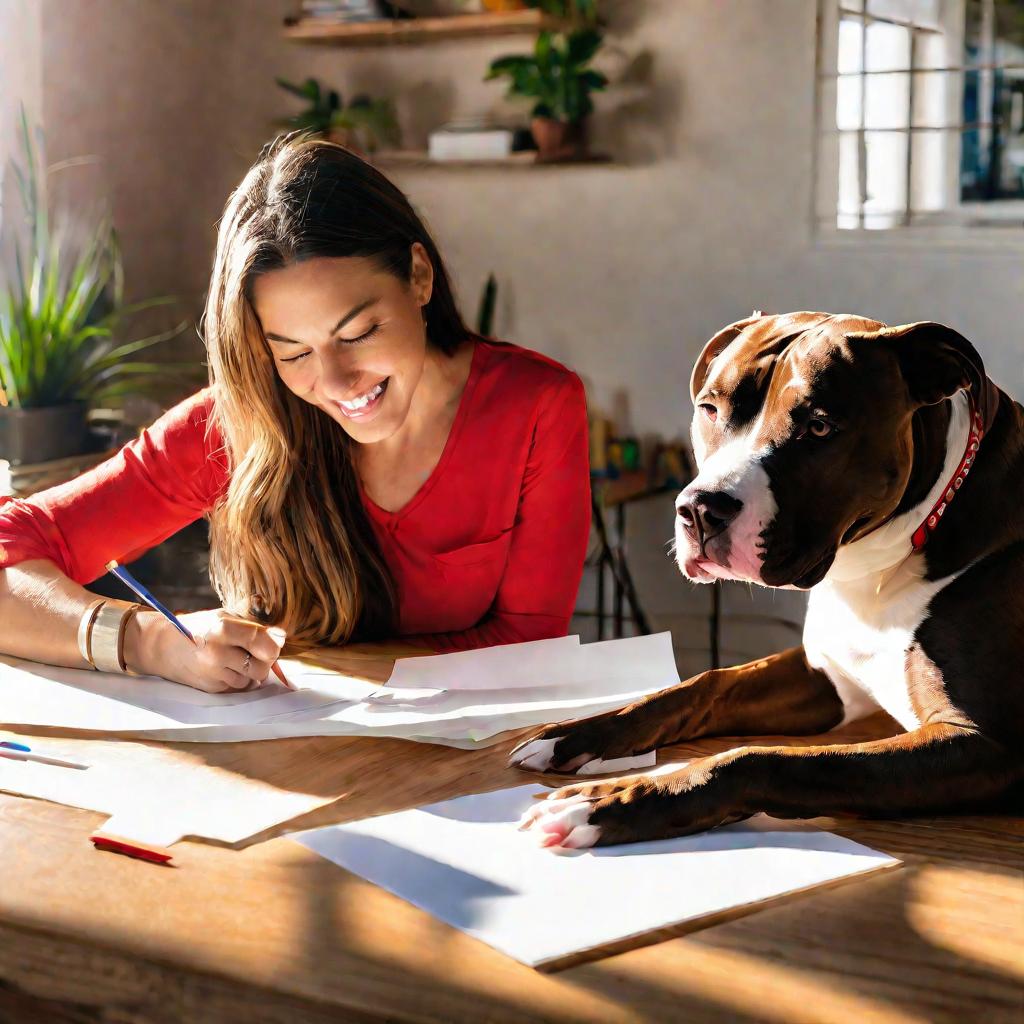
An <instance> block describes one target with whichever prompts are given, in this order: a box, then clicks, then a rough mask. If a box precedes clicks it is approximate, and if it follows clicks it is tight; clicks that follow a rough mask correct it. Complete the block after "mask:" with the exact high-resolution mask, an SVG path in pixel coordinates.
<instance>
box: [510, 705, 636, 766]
mask: <svg viewBox="0 0 1024 1024" xmlns="http://www.w3.org/2000/svg"><path fill="white" fill-rule="evenodd" d="M644 749H646V748H645V747H644V746H643V745H642V741H640V740H639V738H638V737H637V736H635V735H634V730H633V729H631V727H630V720H629V718H628V717H626V716H625V715H623V713H622V712H621V711H618V710H616V711H611V712H605V713H604V714H601V715H595V716H594V717H593V718H583V719H581V720H580V721H578V722H559V723H557V724H555V725H548V726H545V727H544V728H543V729H541V730H540V731H539V732H536V733H534V734H533V735H532V736H530V737H529V738H527V739H525V740H523V742H522V743H520V744H519V745H518V746H517V747H515V748H513V750H512V752H511V753H510V754H509V760H508V763H509V766H510V767H516V768H528V769H531V770H533V771H539V772H543V771H560V772H572V771H580V770H589V772H590V773H591V774H595V775H596V774H598V773H599V772H601V771H625V770H628V768H629V766H628V765H615V764H612V765H609V766H607V767H606V766H605V762H607V761H617V760H618V759H619V758H623V757H631V756H633V755H635V754H637V753H639V752H640V751H643V750H644ZM652 763H653V762H652ZM644 767H650V765H645V766H644Z"/></svg>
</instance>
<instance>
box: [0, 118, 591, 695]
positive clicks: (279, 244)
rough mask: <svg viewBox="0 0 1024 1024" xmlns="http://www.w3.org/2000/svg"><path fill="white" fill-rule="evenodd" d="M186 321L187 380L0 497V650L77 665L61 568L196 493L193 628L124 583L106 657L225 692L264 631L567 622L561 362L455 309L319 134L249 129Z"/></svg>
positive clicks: (405, 630)
mask: <svg viewBox="0 0 1024 1024" xmlns="http://www.w3.org/2000/svg"><path fill="white" fill-rule="evenodd" d="M203 327H204V337H205V341H206V345H207V349H208V352H209V363H210V387H209V388H207V389H206V390H204V391H202V392H200V393H199V394H197V395H194V396H192V397H191V398H190V399H188V400H186V401H185V402H183V403H181V404H180V405H178V406H176V407H175V408H174V409H172V410H170V411H169V412H168V413H166V414H165V415H164V416H163V417H162V418H161V419H160V420H158V421H157V423H155V424H154V425H153V426H152V427H150V428H149V429H148V430H146V431H144V432H143V434H142V436H141V437H140V438H139V439H138V440H137V441H135V442H133V443H132V444H130V445H128V446H126V447H125V448H124V449H123V450H122V451H121V452H120V453H118V455H117V456H115V457H114V458H113V459H111V460H110V461H109V462H107V463H105V464H103V465H102V466H100V467H98V468H97V469H96V470H94V471H92V472H91V473H88V474H86V475H84V476H83V477H80V478H79V479H78V480H75V481H73V482H71V483H70V484H66V485H62V486H61V487H57V488H54V489H52V490H50V491H46V492H43V493H42V494H39V495H36V496H35V497H34V498H32V499H30V500H27V501H21V502H14V501H10V502H7V503H6V504H3V505H2V506H0V651H4V652H6V653H10V654H15V655H19V656H22V657H29V658H35V659H37V660H46V661H51V662H58V663H60V664H65V665H73V666H77V667H83V666H84V665H87V664H90V663H91V659H90V657H89V655H90V651H89V635H90V633H89V623H90V621H91V616H92V615H94V614H96V613H95V609H94V608H93V605H94V603H95V602H94V600H93V598H92V595H91V594H89V593H88V592H87V591H85V590H84V589H83V588H82V586H81V585H80V584H83V583H86V582H88V581H90V580H92V579H95V578H96V577H97V576H99V575H100V574H101V573H102V571H103V567H104V565H105V564H106V563H107V562H108V561H109V560H111V559H117V560H120V561H126V560H128V559H130V558H132V557H134V555H135V554H137V553H138V552H140V551H142V550H145V549H146V548H148V547H151V546H152V545H154V544H156V543H159V542H160V541H161V540H163V539H164V538H165V537H167V536H168V535H170V534H171V533H173V532H174V531H176V530H177V529H179V528H181V527H182V526H184V525H185V524H186V523H188V522H191V521H193V520H195V519H197V518H199V517H200V516H203V515H206V516H208V517H209V519H210V522H211V576H212V579H213V581H214V584H215V586H216V587H217V591H218V594H219V595H220V597H221V600H222V602H223V608H221V609H217V610H212V611H209V612H197V613H195V614H194V615H191V616H189V615H186V616H182V619H183V621H184V622H185V623H186V625H187V626H188V627H189V628H190V629H191V630H192V632H193V633H195V634H197V635H198V636H199V637H200V638H201V639H202V642H201V643H200V644H199V645H198V646H196V647H193V646H192V645H190V644H189V643H188V642H187V640H185V639H184V638H183V637H182V636H181V634H179V633H177V632H176V631H175V630H174V629H173V627H171V626H170V624H168V623H167V622H166V621H165V620H163V619H162V618H161V617H160V616H158V615H156V614H151V613H148V612H138V613H134V612H133V611H132V610H131V609H130V606H127V605H126V606H125V607H124V609H123V610H122V619H121V621H120V623H119V624H118V626H119V629H118V643H119V645H120V646H119V650H118V661H120V662H121V664H122V665H123V666H124V668H125V669H126V670H134V671H138V672H146V673H152V674H158V675H163V676H166V677H167V678H169V679H175V680H178V681H180V682H185V683H188V684H190V685H193V686H197V687H200V688H202V689H208V690H223V689H228V688H244V687H247V686H250V685H254V684H259V683H261V682H262V681H263V680H265V679H266V677H267V673H268V672H269V670H270V665H271V663H272V662H273V660H274V658H275V657H276V655H277V653H278V651H279V650H280V648H281V645H282V643H283V642H284V640H285V637H286V635H287V637H288V638H289V639H290V640H291V641H292V643H293V645H295V646H304V645H309V644H316V643H324V644H339V643H345V642H347V641H349V640H353V639H371V638H381V637H387V636H403V637H416V638H419V639H421V640H422V641H423V642H425V643H426V644H427V645H429V646H431V647H433V648H435V649H439V650H444V649H456V648H466V647H476V646H487V645H490V644H500V643H511V642H516V641H521V640H530V639H539V638H543V637H549V636H556V635H564V633H565V631H566V629H567V626H568V621H569V615H570V613H571V610H572V607H573V603H574V600H575V596H576V590H577V588H578V586H579V580H580V576H581V573H582V565H583V557H584V550H585V546H586V539H587V533H588V529H589V508H590V504H589V501H590V499H589V474H588V464H587V436H586V405H585V399H584V394H583V387H582V384H581V383H580V380H579V378H578V377H577V376H576V375H575V374H573V373H571V372H570V371H569V370H567V369H566V368H565V367H563V366H561V365H559V364H558V363H555V362H553V361H552V360H550V359H547V358H545V357H544V356H541V355H539V354H537V353H535V352H531V351H529V350H527V349H523V348H520V347H518V346H515V345H511V344H507V343H503V342H498V341H495V340H493V339H487V338H481V337H478V336H476V335H474V334H472V333H471V332H470V331H469V330H468V329H467V328H466V326H465V324H464V323H463V321H462V318H461V316H460V314H459V311H458V308H457V305H456V303H455V299H454V296H453V293H452V289H451V285H450V283H449V280H448V275H447V272H446V270H445V266H444V263H443V261H442V259H441V256H440V254H439V253H438V251H437V248H436V246H435V245H434V243H433V240H432V239H431V237H430V235H429V233H428V232H427V230H426V228H425V227H424V226H423V224H422V222H421V221H420V219H419V218H418V217H417V215H416V213H415V212H414V210H413V209H412V207H411V206H410V204H409V202H408V200H407V199H406V198H405V196H404V195H403V194H402V193H401V192H400V191H399V190H398V189H397V188H395V186H394V185H393V184H391V182H389V181H388V180H387V179H386V178H385V177H384V176H383V175H381V174H380V173H379V172H378V171H377V170H376V169H374V168H373V167H372V166H370V165H368V164H366V163H365V162H364V161H362V160H360V159H359V158H358V157H356V156H354V155H353V154H351V153H350V152H348V151H347V150H345V149H343V148H342V147H340V146H336V145H333V144H330V143H326V142H322V141H317V140H310V139H303V138H295V137H289V138H286V139H283V140H278V141H277V142H276V143H274V144H273V145H272V146H270V147H268V149H267V150H266V151H265V152H264V153H263V154H261V158H260V160H259V161H257V163H256V164H255V166H254V167H253V168H252V169H251V170H250V171H249V173H248V174H247V175H246V177H245V179H244V180H243V182H242V184H241V185H240V186H239V187H238V189H237V190H236V191H235V192H234V194H233V195H232V197H231V199H230V200H229V202H228V205H227V208H226V210H225V213H224V217H223V218H222V221H221V225H220V231H219V237H218V244H217V252H216V258H215V260H214V268H213V275H212V278H211V282H210V291H209V298H208V301H207V308H206V314H205V317H204V324H203ZM4 567H6V568H4ZM40 608H42V609H43V610H44V612H45V614H42V615H40V613H39V610H40ZM115 610H116V609H115ZM109 617H110V615H109V613H105V618H109ZM80 627H83V628H80ZM76 636H77V637H78V638H79V642H78V643H76ZM83 637H84V643H83V642H82V638H83ZM105 661H107V662H109V661H110V659H109V658H107V659H105Z"/></svg>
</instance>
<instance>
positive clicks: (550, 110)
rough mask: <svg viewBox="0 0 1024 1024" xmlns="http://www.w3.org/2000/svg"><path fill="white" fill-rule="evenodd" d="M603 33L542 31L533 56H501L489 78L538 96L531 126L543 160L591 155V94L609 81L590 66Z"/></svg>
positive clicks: (517, 93) (512, 92) (513, 91)
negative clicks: (588, 134)
mask: <svg viewBox="0 0 1024 1024" xmlns="http://www.w3.org/2000/svg"><path fill="white" fill-rule="evenodd" d="M602 41H603V37H602V35H601V33H600V32H599V31H598V30H597V29H595V28H581V29H577V30H576V31H574V32H570V33H568V34H566V35H562V36H556V35H555V34H553V33H551V32H541V33H540V35H538V37H537V43H536V45H535V47H534V51H533V53H532V54H530V55H524V56H513V57H500V58H499V59H498V60H496V61H494V62H493V63H492V64H491V66H490V69H489V70H488V72H487V76H486V80H488V81H489V80H491V79H495V78H508V79H510V80H511V84H510V86H509V90H508V93H507V95H508V96H509V97H523V98H527V99H531V100H533V101H534V105H533V110H532V114H531V121H530V128H531V130H532V132H533V138H534V141H535V142H536V143H537V159H538V160H540V161H548V162H550V161H559V160H575V159H580V158H582V157H584V156H586V153H587V139H586V131H585V127H586V119H587V117H588V116H589V115H590V113H591V111H592V110H593V109H594V104H593V101H592V100H591V94H592V93H594V92H599V91H600V90H602V89H604V88H605V87H606V86H607V85H608V79H607V77H606V76H605V75H604V74H602V73H601V72H600V71H597V70H596V69H595V68H593V67H591V66H590V62H591V61H592V60H593V58H594V55H595V54H596V53H597V51H598V50H599V49H600V47H601V43H602Z"/></svg>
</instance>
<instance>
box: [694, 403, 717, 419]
mask: <svg viewBox="0 0 1024 1024" xmlns="http://www.w3.org/2000/svg"><path fill="white" fill-rule="evenodd" d="M697 408H698V409H700V411H701V412H703V413H704V415H705V416H707V418H708V419H709V420H711V422H712V423H714V422H715V420H717V419H718V410H717V409H716V408H715V407H714V406H713V405H711V404H710V403H708V402H701V404H700V405H699V406H697Z"/></svg>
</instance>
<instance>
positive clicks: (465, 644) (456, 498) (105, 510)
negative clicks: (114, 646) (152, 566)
mask: <svg viewBox="0 0 1024 1024" xmlns="http://www.w3.org/2000/svg"><path fill="white" fill-rule="evenodd" d="M211 408H212V398H211V396H210V394H209V392H207V391H202V392H200V393H199V394H197V395H194V396H192V397H191V398H189V399H187V400H186V401H185V402H182V403H181V404H180V405H178V406H176V407H175V408H174V409H171V410H170V411H169V412H168V413H166V414H165V415H164V416H163V417H161V418H160V419H159V420H158V421H157V422H156V423H155V424H153V426H152V427H150V428H149V429H148V430H145V431H143V433H142V435H141V436H140V437H139V438H138V439H137V440H135V441H133V442H132V443H131V444H129V445H126V446H125V447H124V448H123V449H122V450H121V451H120V452H119V453H118V454H117V455H115V456H114V457H113V458H111V459H109V460H108V461H107V462H105V463H103V464H102V465H101V466H98V467H97V468H96V469H94V470H91V471H90V472H88V473H85V474H83V475H82V476H80V477H78V478H77V479H76V480H73V481H71V482H69V483H67V484H62V485H60V486H59V487H54V488H51V489H50V490H47V491H43V492H41V493H40V494H37V495H34V496H33V497H32V498H29V499H26V500H22V501H12V500H10V499H0V568H3V567H5V566H8V565H13V564H15V563H17V562H21V561H25V560H28V559H37V558H38V559H47V560H49V561H52V562H54V563H55V564H56V565H57V567H58V568H59V569H61V571H63V572H64V573H65V574H66V575H67V576H70V577H71V578H72V579H74V580H76V581H78V582H80V583H87V582H89V581H91V580H93V579H95V578H96V577H98V576H99V575H101V574H102V573H103V571H104V566H105V565H106V563H107V562H108V561H110V560H111V559H117V560H118V561H122V562H128V561H131V559H132V558H134V557H137V556H138V555H139V554H141V553H142V552H143V551H145V550H146V549H148V548H150V547H153V546H154V545H156V544H158V543H160V541H162V540H164V539H165V538H167V537H168V536H170V535H171V534H172V533H174V532H176V531H177V530H179V529H181V527H183V526H185V525H187V524H188V523H190V522H193V521H194V520H196V519H198V518H199V517H200V516H202V515H203V514H204V513H206V512H208V511H209V510H210V509H211V508H212V507H213V505H214V504H215V502H216V501H217V499H218V497H219V496H220V495H221V494H222V493H223V491H224V489H225V488H226V486H227V482H228V471H227V466H226V461H225V458H224V454H223V452H222V450H221V447H220V439H219V437H218V436H217V434H216V431H213V430H209V429H208V420H209V417H210V412H211ZM363 506H364V508H365V510H366V513H367V515H368V516H369V518H370V522H371V525H372V527H373V530H374V533H375V535H376V537H377V540H378V543H379V545H380V549H381V554H382V555H383V557H384V560H385V562H386V563H387V565H388V568H389V570H390V572H391V575H392V578H393V580H394V583H395V589H396V591H397V595H398V612H399V622H398V633H399V635H401V636H413V637H417V638H420V639H422V640H423V641H425V642H426V643H428V644H430V645H431V646H433V647H434V648H436V649H438V650H455V649H463V648H469V647H482V646H488V645H491V644H501V643H515V642H518V641H521V640H534V639H541V638H544V637H551V636H561V635H564V634H565V632H566V629H567V626H568V623H569V617H570V615H571V614H572V609H573V605H574V602H575V598H576V592H577V589H578V587H579V582H580V577H581V575H582V572H583V558H584V554H585V550H586V544H587V537H588V534H589V528H590V476H589V467H588V450H587V413H586V402H585V398H584V392H583V385H582V384H581V382H580V380H579V378H578V377H577V376H576V375H575V374H573V373H571V372H569V371H568V370H567V369H566V368H565V367H564V366H561V365H560V364H558V363H556V362H554V361H553V360H550V359H547V358H545V357H544V356H541V355H539V354H537V353H535V352H530V351H529V350H528V349H523V348H519V347H518V346H515V345H509V344H504V343H501V342H495V341H490V340H480V341H478V342H477V343H476V347H475V350H474V353H473V362H472V366H471V370H470V376H469V380H468V381H467V384H466V387H465V390H464V391H463V394H462V397H461V399H460V403H459V409H458V412H457V414H456V418H455V422H454V424H453V425H452V429H451V432H450V434H449V437H448V441H447V443H446V445H445V448H444V452H443V453H442V455H441V459H440V461H439V462H438V464H437V466H436V467H435V468H434V470H433V472H432V473H431V474H430V476H429V477H428V479H427V480H426V482H425V483H424V484H423V486H422V487H421V488H420V490H419V491H417V493H416V494H415V496H414V497H413V498H412V500H411V501H409V503H408V504H407V505H405V506H404V507H403V508H401V509H399V510H397V511H393V512H390V511H386V510H384V509H382V508H380V507H379V506H377V505H375V504H374V503H373V502H372V500H370V498H369V497H367V496H366V495H365V494H364V495H363ZM295 571H296V572H297V573H301V571H302V567H301V566H296V569H295ZM157 596H159V595H157Z"/></svg>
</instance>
